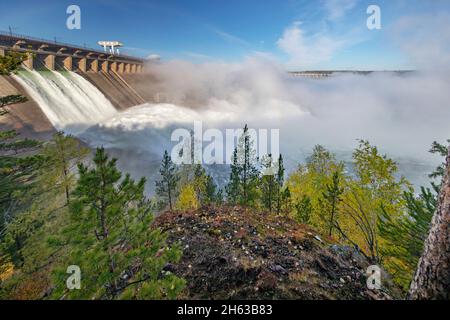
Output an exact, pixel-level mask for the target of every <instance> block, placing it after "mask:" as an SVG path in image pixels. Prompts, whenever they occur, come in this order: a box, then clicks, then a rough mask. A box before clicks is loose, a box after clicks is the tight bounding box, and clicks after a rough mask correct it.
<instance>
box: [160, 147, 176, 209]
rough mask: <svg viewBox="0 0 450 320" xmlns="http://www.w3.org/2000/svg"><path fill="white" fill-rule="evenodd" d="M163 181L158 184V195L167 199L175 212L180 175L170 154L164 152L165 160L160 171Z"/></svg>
mask: <svg viewBox="0 0 450 320" xmlns="http://www.w3.org/2000/svg"><path fill="white" fill-rule="evenodd" d="M159 173H160V175H161V180H159V181H157V182H156V193H157V194H158V195H159V196H160V197H162V198H163V199H165V200H166V201H167V202H166V203H167V204H168V205H169V208H170V210H173V207H172V202H173V200H174V199H175V197H176V195H175V191H176V187H177V181H178V173H177V168H176V166H175V164H174V163H173V162H172V158H171V157H170V156H169V153H168V152H167V150H166V151H164V156H163V160H162V162H161V167H160V169H159Z"/></svg>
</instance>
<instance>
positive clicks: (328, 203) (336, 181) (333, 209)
mask: <svg viewBox="0 0 450 320" xmlns="http://www.w3.org/2000/svg"><path fill="white" fill-rule="evenodd" d="M340 179H341V178H340V173H339V172H338V171H335V172H334V173H333V178H332V182H331V184H328V185H327V188H326V190H325V192H323V193H322V197H323V204H324V210H325V211H326V219H327V220H328V221H327V223H328V226H329V231H328V235H329V236H330V237H331V235H332V233H333V227H334V224H335V220H336V219H337V217H336V215H337V210H338V205H339V202H340V201H341V200H342V199H341V195H342V194H343V192H344V190H343V189H342V188H341V186H340V184H341V182H340Z"/></svg>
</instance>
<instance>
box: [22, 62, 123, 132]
mask: <svg viewBox="0 0 450 320" xmlns="http://www.w3.org/2000/svg"><path fill="white" fill-rule="evenodd" d="M15 79H16V80H17V81H18V82H19V83H20V84H21V85H22V86H23V87H24V88H25V90H26V91H27V93H28V94H29V95H30V96H31V97H32V98H33V100H35V101H36V102H37V103H38V104H39V106H40V108H41V109H42V111H43V112H44V113H45V115H46V116H47V118H48V119H49V120H50V122H51V123H52V124H53V126H54V127H55V128H56V129H58V130H64V131H66V132H70V133H78V132H81V131H83V130H84V129H85V128H87V127H89V126H90V125H93V124H96V123H98V122H100V121H102V120H103V119H106V118H109V117H111V116H113V115H115V114H117V113H118V112H117V110H116V109H115V108H114V106H113V105H112V104H111V102H110V101H109V100H108V99H107V98H106V97H105V96H104V95H103V94H102V93H101V92H100V91H99V90H98V89H97V88H96V87H95V86H93V85H92V84H91V83H90V82H89V81H87V80H86V79H84V78H83V77H81V76H80V75H78V74H76V73H74V72H69V71H66V72H55V71H44V72H38V71H35V70H25V71H21V72H19V74H18V75H16V76H15Z"/></svg>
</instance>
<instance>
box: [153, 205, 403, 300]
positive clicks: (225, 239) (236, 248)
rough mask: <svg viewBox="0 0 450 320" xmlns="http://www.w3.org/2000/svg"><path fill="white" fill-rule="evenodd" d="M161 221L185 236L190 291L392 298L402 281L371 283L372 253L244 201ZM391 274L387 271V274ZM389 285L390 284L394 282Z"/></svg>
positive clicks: (183, 269)
mask: <svg viewBox="0 0 450 320" xmlns="http://www.w3.org/2000/svg"><path fill="white" fill-rule="evenodd" d="M155 224H156V226H158V227H160V228H162V229H163V230H165V231H166V232H168V234H169V242H170V243H174V242H179V243H180V244H181V246H182V248H183V258H182V260H181V262H180V263H179V264H177V265H168V266H166V270H168V271H171V272H173V273H175V274H177V275H179V276H182V277H184V278H185V279H186V280H187V288H186V290H185V294H184V298H187V299H391V298H392V297H395V296H396V295H395V294H394V292H396V290H395V288H393V287H392V285H387V284H389V283H390V281H387V280H386V279H384V280H385V281H383V284H384V287H383V289H382V290H381V291H373V290H369V289H367V285H366V275H365V270H366V269H367V267H368V266H369V263H368V261H367V260H366V259H365V258H364V257H363V256H362V255H361V254H359V253H358V252H357V251H356V250H354V249H352V248H350V247H348V246H344V245H340V244H338V243H335V242H334V241H333V240H332V239H322V238H321V237H320V236H318V235H317V233H315V232H314V230H312V229H310V228H309V227H307V226H304V225H300V224H298V223H297V222H295V221H293V220H291V219H289V218H286V217H280V216H275V215H269V214H267V213H261V212H254V211H252V210H248V209H244V208H241V207H220V208H214V207H209V208H203V209H199V210H196V211H190V212H182V213H180V212H166V213H164V214H162V215H160V216H159V217H158V218H157V219H156V221H155ZM384 278H386V276H384ZM386 285H387V287H386Z"/></svg>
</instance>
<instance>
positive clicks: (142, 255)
mask: <svg viewBox="0 0 450 320" xmlns="http://www.w3.org/2000/svg"><path fill="white" fill-rule="evenodd" d="M93 162H94V164H95V167H94V168H91V169H90V168H88V167H86V166H85V165H84V164H79V165H78V169H79V180H78V184H77V187H76V189H75V191H74V192H73V195H74V198H73V199H72V202H71V204H70V212H71V221H70V224H69V226H68V228H67V229H66V230H65V233H64V236H65V237H64V238H65V239H66V241H68V243H69V248H68V252H69V257H68V259H67V260H66V261H70V264H73V265H77V266H79V267H80V269H81V270H82V272H83V273H82V274H83V278H82V279H83V280H82V289H81V290H73V291H70V292H67V291H66V290H65V289H64V288H63V285H65V281H64V279H65V278H66V276H67V275H66V274H65V268H67V266H62V269H60V270H58V271H57V272H56V273H55V280H56V283H57V284H60V286H59V287H58V290H56V291H55V292H54V296H55V297H58V296H60V295H64V296H65V297H66V298H75V299H80V298H81V299H101V298H107V299H115V298H119V297H120V298H125V299H132V298H138V299H141V298H147V299H148V298H150V299H159V298H163V297H168V298H175V297H176V295H177V294H178V292H179V291H180V290H181V289H182V288H183V286H184V281H183V280H182V279H179V278H177V277H176V276H174V275H172V274H168V275H167V274H165V273H162V269H163V267H164V265H165V264H166V263H168V262H176V261H178V259H179V258H180V256H181V251H180V249H179V248H178V247H177V246H175V247H172V248H169V247H167V245H166V238H167V236H166V235H165V234H163V233H161V231H160V230H154V229H152V228H151V226H150V225H151V222H152V220H153V215H152V213H151V207H150V205H149V202H148V201H147V200H146V199H145V196H144V187H145V179H144V178H142V179H141V180H139V181H138V182H135V181H134V180H132V179H131V178H130V176H129V175H128V174H127V175H126V176H125V177H124V178H122V174H121V172H120V171H119V170H118V169H117V168H116V160H115V159H112V160H110V159H108V156H107V154H106V153H105V150H104V149H103V148H99V149H97V152H96V154H95V156H94V159H93Z"/></svg>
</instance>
